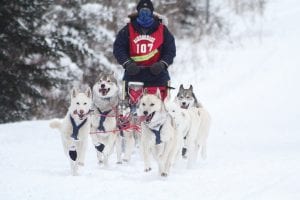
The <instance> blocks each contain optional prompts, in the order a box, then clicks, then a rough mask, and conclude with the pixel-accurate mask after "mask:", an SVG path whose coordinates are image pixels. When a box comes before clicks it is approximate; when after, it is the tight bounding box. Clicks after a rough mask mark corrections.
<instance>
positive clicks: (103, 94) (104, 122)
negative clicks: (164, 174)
mask: <svg viewBox="0 0 300 200" xmlns="http://www.w3.org/2000/svg"><path fill="white" fill-rule="evenodd" d="M118 92H119V88H118V85H117V80H116V79H115V77H114V74H108V73H101V74H100V75H99V77H98V78H97V80H96V83H95V84H94V86H93V107H92V109H93V110H94V115H93V117H92V125H91V137H92V142H93V144H94V146H95V148H96V151H97V157H98V161H99V163H104V164H105V165H106V164H107V161H108V157H109V155H110V154H111V153H112V151H113V147H114V145H115V142H116V139H117V136H118V134H119V133H118V128H117V105H118V101H119V97H118ZM118 160H120V158H118Z"/></svg>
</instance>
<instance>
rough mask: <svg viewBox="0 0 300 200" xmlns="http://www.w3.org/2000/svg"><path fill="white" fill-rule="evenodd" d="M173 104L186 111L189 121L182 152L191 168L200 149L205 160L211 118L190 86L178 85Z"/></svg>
mask: <svg viewBox="0 0 300 200" xmlns="http://www.w3.org/2000/svg"><path fill="white" fill-rule="evenodd" d="M175 102H176V103H177V104H178V106H179V107H180V108H181V109H186V110H187V111H188V113H189V117H190V120H191V130H190V131H189V133H188V135H187V136H186V137H185V141H184V143H185V146H186V147H185V148H183V150H182V154H183V156H184V157H185V156H187V157H188V165H189V166H190V167H191V166H192V165H193V163H194V162H195V161H196V160H197V157H198V152H199V150H200V148H201V155H202V158H206V141H207V137H208V132H209V128H210V122H211V117H210V115H209V113H208V112H207V110H206V109H204V107H203V105H202V104H201V103H200V102H199V101H198V99H197V98H196V95H195V93H194V91H193V86H192V85H190V87H189V88H188V89H185V88H184V87H183V85H180V88H179V91H178V93H177V96H176V98H175ZM186 154H187V155H186Z"/></svg>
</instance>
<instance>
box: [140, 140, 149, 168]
mask: <svg viewBox="0 0 300 200" xmlns="http://www.w3.org/2000/svg"><path fill="white" fill-rule="evenodd" d="M143 143H144V142H142V143H141V150H142V154H143V159H144V171H145V172H149V171H151V166H150V154H151V152H150V149H149V147H148V146H147V144H143Z"/></svg>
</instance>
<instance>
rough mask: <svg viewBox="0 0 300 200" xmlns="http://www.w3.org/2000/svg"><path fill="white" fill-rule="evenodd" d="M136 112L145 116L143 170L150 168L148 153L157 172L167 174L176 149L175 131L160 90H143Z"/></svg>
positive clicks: (142, 148)
mask: <svg viewBox="0 0 300 200" xmlns="http://www.w3.org/2000/svg"><path fill="white" fill-rule="evenodd" d="M138 114H139V116H142V117H144V118H145V120H144V121H143V122H142V124H141V126H142V134H141V151H142V155H143V159H144V166H145V172H148V171H150V170H151V166H150V155H151V153H152V154H153V156H154V158H155V160H156V161H157V162H158V167H159V173H160V175H161V176H164V177H165V176H167V175H168V173H169V170H170V167H171V165H172V162H173V160H172V159H173V158H174V154H175V151H176V146H175V145H176V144H177V141H176V139H177V138H176V133H175V129H174V123H173V121H172V118H171V116H170V115H169V114H168V113H167V111H166V109H165V105H164V102H163V101H162V100H161V96H160V91H159V90H157V92H156V94H147V91H146V90H145V92H144V94H143V96H142V98H141V99H140V102H139V107H138Z"/></svg>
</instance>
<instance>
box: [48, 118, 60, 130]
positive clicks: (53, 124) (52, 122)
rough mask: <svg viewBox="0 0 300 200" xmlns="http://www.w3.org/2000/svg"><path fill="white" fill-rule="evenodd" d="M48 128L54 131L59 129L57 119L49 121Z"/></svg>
mask: <svg viewBox="0 0 300 200" xmlns="http://www.w3.org/2000/svg"><path fill="white" fill-rule="evenodd" d="M49 126H50V128H53V129H55V128H56V129H61V126H62V123H61V122H60V120H59V119H53V120H51V121H50V123H49Z"/></svg>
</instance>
